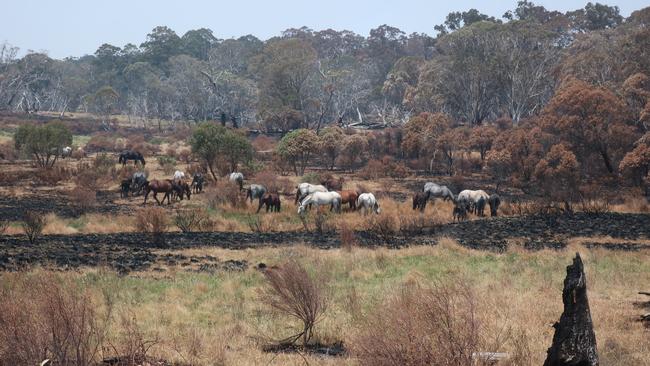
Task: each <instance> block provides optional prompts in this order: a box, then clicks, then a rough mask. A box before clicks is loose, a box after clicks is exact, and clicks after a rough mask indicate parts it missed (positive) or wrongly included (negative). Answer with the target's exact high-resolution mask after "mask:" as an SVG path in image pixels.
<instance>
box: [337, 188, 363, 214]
mask: <svg viewBox="0 0 650 366" xmlns="http://www.w3.org/2000/svg"><path fill="white" fill-rule="evenodd" d="M339 194H340V195H341V204H346V203H349V204H350V208H351V209H352V211H355V210H356V209H357V198H359V193H357V191H339Z"/></svg>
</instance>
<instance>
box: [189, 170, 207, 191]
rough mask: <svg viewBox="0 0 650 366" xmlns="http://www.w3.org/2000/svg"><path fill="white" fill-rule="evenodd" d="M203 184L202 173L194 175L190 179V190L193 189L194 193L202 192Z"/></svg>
mask: <svg viewBox="0 0 650 366" xmlns="http://www.w3.org/2000/svg"><path fill="white" fill-rule="evenodd" d="M204 183H205V177H204V176H203V174H202V173H194V176H193V177H192V188H194V193H201V192H203V184H204Z"/></svg>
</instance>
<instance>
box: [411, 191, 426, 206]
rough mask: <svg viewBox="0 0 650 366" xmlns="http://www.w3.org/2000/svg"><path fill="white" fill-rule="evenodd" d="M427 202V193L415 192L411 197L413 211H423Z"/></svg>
mask: <svg viewBox="0 0 650 366" xmlns="http://www.w3.org/2000/svg"><path fill="white" fill-rule="evenodd" d="M428 200H429V192H416V193H415V194H414V195H413V210H415V209H419V210H420V211H424V209H425V208H427V201H428Z"/></svg>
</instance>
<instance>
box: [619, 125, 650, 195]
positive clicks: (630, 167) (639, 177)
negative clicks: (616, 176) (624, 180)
mask: <svg viewBox="0 0 650 366" xmlns="http://www.w3.org/2000/svg"><path fill="white" fill-rule="evenodd" d="M619 170H620V171H621V172H623V173H624V174H625V175H626V176H628V177H629V178H630V179H631V180H632V182H633V183H634V184H636V185H638V186H641V185H642V184H643V181H644V178H645V177H646V176H648V173H650V132H648V133H646V134H645V135H644V136H643V137H642V138H640V139H639V140H638V141H637V142H636V143H635V148H634V150H632V151H630V152H628V153H627V154H626V155H625V156H624V157H623V160H621V163H620V164H619Z"/></svg>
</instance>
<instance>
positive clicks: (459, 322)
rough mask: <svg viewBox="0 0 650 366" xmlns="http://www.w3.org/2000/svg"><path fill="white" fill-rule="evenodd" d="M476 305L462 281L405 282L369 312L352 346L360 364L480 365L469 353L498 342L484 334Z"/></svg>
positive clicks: (488, 349) (494, 346)
mask: <svg viewBox="0 0 650 366" xmlns="http://www.w3.org/2000/svg"><path fill="white" fill-rule="evenodd" d="M477 308H478V299H477V297H476V294H475V293H474V291H473V290H472V288H471V287H470V286H469V285H468V284H467V283H466V282H464V281H460V280H459V281H458V282H451V281H449V282H446V283H442V282H435V283H434V284H433V285H432V286H431V287H428V288H427V287H424V286H421V285H419V284H417V283H415V284H413V283H410V284H407V285H405V286H404V287H403V288H402V289H401V290H400V291H399V292H398V293H397V294H394V295H393V296H391V297H390V298H389V299H388V300H387V301H386V302H385V303H384V304H382V305H380V306H379V307H378V308H377V309H375V310H374V312H372V313H371V314H370V315H369V317H368V319H367V320H366V322H365V324H364V325H363V327H362V328H361V330H360V332H359V333H358V334H357V335H356V337H354V340H353V341H352V344H351V348H352V352H353V354H354V355H355V356H356V357H357V358H358V359H359V361H360V363H361V364H364V365H441V366H442V365H445V366H446V365H466V366H472V365H477V364H478V365H480V364H481V363H480V361H478V360H476V359H475V357H473V354H475V353H477V352H485V351H496V350H497V349H496V347H498V346H499V344H495V343H496V342H494V343H493V342H492V341H493V340H492V339H488V338H487V337H486V336H485V332H484V329H482V323H481V320H480V319H479V316H478V315H479V314H478V310H477ZM490 348H493V349H490ZM477 361H478V362H477Z"/></svg>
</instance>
